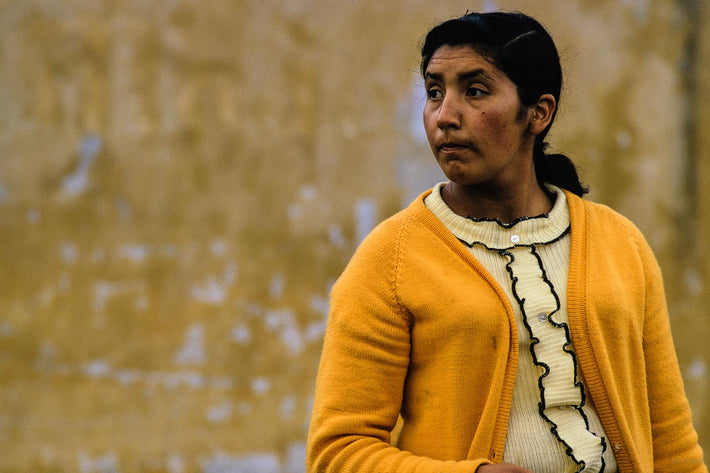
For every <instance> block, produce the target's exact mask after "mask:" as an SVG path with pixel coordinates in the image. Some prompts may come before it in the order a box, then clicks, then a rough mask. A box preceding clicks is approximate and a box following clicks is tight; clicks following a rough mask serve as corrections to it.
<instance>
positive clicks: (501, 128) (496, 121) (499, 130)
mask: <svg viewBox="0 0 710 473" xmlns="http://www.w3.org/2000/svg"><path fill="white" fill-rule="evenodd" d="M514 120H515V117H512V118H511V117H510V116H509V114H506V113H504V112H502V111H498V110H493V111H490V110H489V111H486V112H482V113H481V115H480V116H479V120H478V121H479V129H481V130H485V131H486V133H485V136H486V137H488V138H489V139H490V140H491V141H500V140H507V139H512V138H513V136H512V135H513V134H515V135H516V137H517V131H516V130H517V127H516V126H515V123H516V122H515V121H514Z"/></svg>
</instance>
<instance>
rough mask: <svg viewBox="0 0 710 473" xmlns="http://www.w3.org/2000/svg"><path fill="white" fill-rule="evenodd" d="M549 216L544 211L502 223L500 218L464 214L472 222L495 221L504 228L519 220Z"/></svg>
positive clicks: (511, 226)
mask: <svg viewBox="0 0 710 473" xmlns="http://www.w3.org/2000/svg"><path fill="white" fill-rule="evenodd" d="M549 217H550V214H546V213H545V214H540V215H535V216H532V217H518V218H516V219H515V220H513V221H512V222H510V223H503V222H501V221H500V220H498V219H497V218H489V217H472V216H470V215H467V216H466V218H467V219H469V220H471V221H472V222H495V223H497V224H498V225H500V226H501V227H503V228H505V229H511V228H513V227H514V226H515V225H516V224H518V223H520V222H524V221H526V220H534V219H538V218H549Z"/></svg>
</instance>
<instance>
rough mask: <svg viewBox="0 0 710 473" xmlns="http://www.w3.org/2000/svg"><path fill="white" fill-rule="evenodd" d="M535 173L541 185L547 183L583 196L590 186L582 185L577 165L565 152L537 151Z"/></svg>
mask: <svg viewBox="0 0 710 473" xmlns="http://www.w3.org/2000/svg"><path fill="white" fill-rule="evenodd" d="M534 161H535V174H536V175H537V182H538V183H539V184H540V186H541V187H543V186H544V184H545V183H547V184H552V185H553V186H557V187H559V188H561V189H566V190H568V191H570V192H572V193H573V194H577V195H578V196H580V197H582V196H583V195H584V194H586V193H587V192H589V188H587V187H585V186H583V185H582V183H581V182H580V180H579V174H578V173H577V167H576V166H575V165H574V163H573V162H572V160H571V159H569V158H568V157H567V156H565V155H564V154H545V153H544V152H541V153H535V156H534Z"/></svg>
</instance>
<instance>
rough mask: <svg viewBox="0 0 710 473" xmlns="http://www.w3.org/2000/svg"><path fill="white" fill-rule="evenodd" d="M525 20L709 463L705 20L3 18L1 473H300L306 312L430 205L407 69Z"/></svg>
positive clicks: (584, 0)
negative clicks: (679, 378)
mask: <svg viewBox="0 0 710 473" xmlns="http://www.w3.org/2000/svg"><path fill="white" fill-rule="evenodd" d="M493 8H502V9H520V10H524V11H526V12H528V13H530V14H532V15H534V16H536V17H538V18H539V19H540V20H541V21H542V22H543V23H544V24H545V25H546V26H547V27H548V28H549V29H550V31H551V32H552V34H553V37H555V39H556V41H557V43H558V46H559V48H560V51H561V54H562V57H563V60H564V64H565V73H566V87H565V91H564V96H563V101H562V107H561V113H560V115H559V117H558V123H557V125H556V127H555V128H554V130H553V134H552V135H551V141H552V144H553V148H554V149H555V150H559V151H563V152H565V153H568V154H569V155H570V156H572V157H573V158H574V159H575V161H576V162H577V163H578V164H579V165H580V167H581V168H582V170H583V175H584V178H585V180H586V181H587V183H588V184H590V185H591V187H592V189H593V192H592V194H591V195H590V198H591V199H594V200H597V201H601V202H604V203H607V204H609V205H611V206H612V207H614V208H615V209H617V210H619V211H620V212H622V213H623V214H625V215H627V216H628V217H630V218H631V219H632V220H633V221H634V222H636V224H637V225H638V226H639V227H640V228H641V229H642V230H643V231H644V233H645V234H646V236H647V237H648V239H649V242H650V243H651V245H652V246H653V248H654V249H655V251H656V252H657V255H658V258H659V260H660V262H661V265H662V267H663V270H664V274H665V276H666V282H667V291H668V297H669V304H670V307H671V311H672V322H673V329H674V335H675V339H676V343H677V348H678V353H679V358H680V363H681V368H682V370H683V374H684V378H685V383H686V389H687V391H688V396H689V398H690V401H691V404H692V408H693V411H694V419H695V422H696V426H697V428H698V431H699V433H700V436H701V441H702V443H703V445H704V447H705V449H706V450H707V449H708V448H709V447H710V443H709V442H710V403H709V402H708V393H707V391H708V362H710V346H709V345H710V344H709V343H708V341H709V340H710V309H708V308H709V307H710V296H709V291H708V285H709V284H710V279H709V278H710V262H709V253H708V249H707V248H708V247H707V242H708V241H710V191H709V190H708V186H707V185H706V184H707V183H710V151H709V150H710V135H709V134H707V133H706V131H705V129H706V128H707V127H708V125H710V116H708V113H710V112H709V110H710V50H709V48H710V43H709V41H710V40H709V37H708V31H709V30H710V5H708V4H707V2H704V1H702V0H695V1H692V0H686V1H680V0H675V1H673V0H653V1H651V0H625V1H618V0H616V1H612V0H549V1H544V2H543V1H529V2H524V1H500V2H495V1H466V2H464V1H454V0H447V1H431V0H409V1H399V0H387V1H374V0H371V1H365V0H347V1H345V0H344V1H335V0H333V1H326V0H283V1H271V0H241V1H239V0H237V1H216V0H183V1H180V0H155V1H145V0H142V1H141V0H103V1H102V0H64V1H62V0H55V1H50V0H18V1H4V2H0V270H1V271H0V472H3V473H4V472H30V471H31V472H81V473H91V472H101V473H114V472H116V473H117V472H121V473H127V472H166V473H189V472H200V473H202V472H204V473H221V472H235V473H299V472H303V458H304V452H303V450H304V439H305V432H306V429H307V425H308V418H309V412H310V406H311V403H312V391H313V381H314V377H315V372H316V367H317V363H318V359H319V355H320V347H321V339H322V335H323V330H324V326H325V321H326V314H327V308H328V291H329V288H330V287H331V284H332V283H333V281H334V279H335V278H337V276H338V274H339V273H340V271H341V270H342V268H343V267H344V265H345V263H346V262H347V260H348V258H349V257H350V255H351V254H352V252H353V251H354V249H355V247H356V245H357V244H358V242H359V241H360V240H361V238H362V237H363V235H364V234H366V233H367V232H368V231H369V230H370V229H371V228H372V227H373V226H374V225H375V224H376V223H377V222H378V221H380V220H382V219H383V218H385V217H387V216H388V215H390V214H392V213H393V212H395V211H397V210H398V209H400V208H401V207H402V206H403V205H405V203H406V202H408V201H409V200H410V199H411V198H412V197H413V196H415V195H417V194H418V193H419V192H421V191H423V190H424V189H426V188H428V187H429V186H431V185H432V184H434V183H436V182H438V181H439V180H442V179H443V178H442V176H441V174H440V172H439V171H438V169H437V168H436V166H435V165H434V163H433V158H431V156H430V152H429V151H428V148H427V145H426V143H425V140H424V138H423V133H422V128H421V124H420V121H421V120H420V110H421V104H422V100H423V94H422V85H421V82H420V81H419V79H418V78H417V61H418V52H417V46H418V43H419V41H420V39H421V36H422V35H423V33H424V32H425V31H426V30H427V29H428V28H429V27H431V26H433V25H434V24H435V23H437V22H438V21H440V20H443V19H446V18H449V17H451V16H454V15H459V14H462V13H464V12H465V11H466V10H467V9H470V10H477V9H493Z"/></svg>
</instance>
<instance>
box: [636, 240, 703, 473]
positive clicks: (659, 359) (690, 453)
mask: <svg viewBox="0 0 710 473" xmlns="http://www.w3.org/2000/svg"><path fill="white" fill-rule="evenodd" d="M637 238H638V247H639V252H640V255H641V258H642V260H643V261H644V265H645V268H646V316H645V321H644V339H643V343H644V353H645V364H646V376H647V380H646V381H647V386H648V398H649V410H650V414H651V430H652V438H653V457H654V468H653V469H654V471H673V472H676V473H679V472H687V473H690V472H692V473H706V472H707V467H706V466H705V464H704V461H703V452H702V450H701V448H700V446H699V444H698V435H697V433H696V432H695V429H694V427H693V423H692V419H691V412H690V406H689V404H688V400H687V397H686V395H685V390H684V387H683V379H682V377H681V373H680V368H679V364H678V359H677V356H676V352H675V348H674V345H673V338H672V336H671V327H670V321H669V318H668V310H667V306H666V299H665V294H664V290H663V280H662V277H661V271H660V268H659V266H658V264H657V262H656V259H655V257H654V255H653V253H652V251H651V249H650V247H649V246H648V244H647V243H646V241H645V240H644V239H643V237H641V236H640V234H638V233H637Z"/></svg>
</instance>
